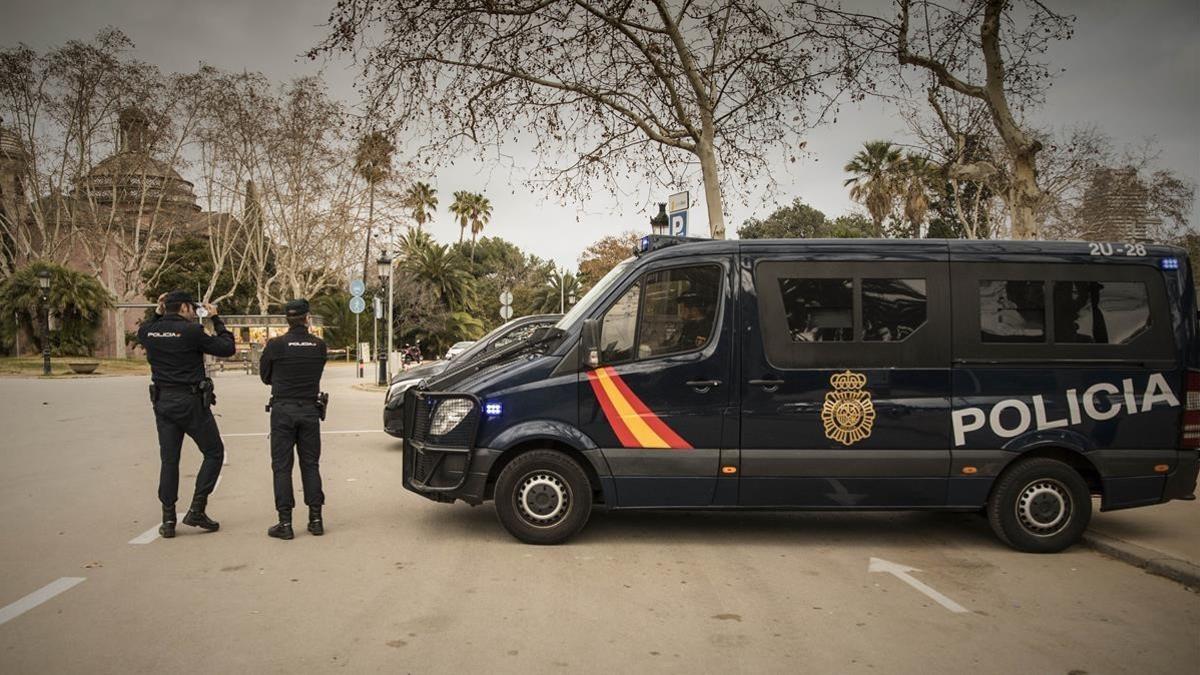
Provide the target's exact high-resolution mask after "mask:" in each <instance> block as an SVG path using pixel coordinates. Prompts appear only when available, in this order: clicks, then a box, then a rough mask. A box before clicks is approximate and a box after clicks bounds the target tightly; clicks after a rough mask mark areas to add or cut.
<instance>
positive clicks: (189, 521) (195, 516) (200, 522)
mask: <svg viewBox="0 0 1200 675" xmlns="http://www.w3.org/2000/svg"><path fill="white" fill-rule="evenodd" d="M207 506H208V498H207V497H195V498H194V499H192V505H191V507H190V508H188V512H187V513H186V514H184V516H183V524H184V525H191V526H192V527H198V528H200V529H202V530H208V531H209V532H216V531H217V530H219V529H221V524H220V523H218V522H217V521H215V520H213V519H212V518H209V517H208V516H207V515H205V513H204V509H205V508H206V507H207Z"/></svg>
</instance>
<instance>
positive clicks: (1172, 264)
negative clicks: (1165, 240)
mask: <svg viewBox="0 0 1200 675" xmlns="http://www.w3.org/2000/svg"><path fill="white" fill-rule="evenodd" d="M1158 264H1159V265H1160V266H1161V267H1162V268H1163V269H1164V270H1177V269H1179V258H1163V259H1162V260H1160V261H1158Z"/></svg>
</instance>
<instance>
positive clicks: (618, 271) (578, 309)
mask: <svg viewBox="0 0 1200 675" xmlns="http://www.w3.org/2000/svg"><path fill="white" fill-rule="evenodd" d="M633 261H634V258H632V257H630V258H626V259H624V260H622V261H621V262H619V263H617V265H616V267H613V268H612V269H611V270H609V271H608V274H605V275H604V276H603V277H601V279H600V281H598V282H596V285H595V286H592V288H591V290H589V291H588V292H587V293H586V294H584V296H583V297H582V298H580V299H579V302H577V303H575V306H574V307H572V308H571V311H569V312H567V313H566V314H564V315H563V317H562V318H561V319H559V320H558V323H556V324H554V327H555V328H559V329H561V330H563V331H569V330H571V327H572V326H574V325H575V324H576V323H578V322H579V320H580V318H581V317H584V316H587V315H588V314H589V313H590V312H591V311H592V307H593V306H594V305H595V304H596V303H597V302H598V301H599V300H600V298H601V297H603V296H604V294H605V293H606V292H607V291H608V289H609V287H611V286H612V285H613V284H614V283H616V282H617V280H618V279H620V278H621V277H623V276H624V275H625V270H627V269H628V268H629V266H630V265H632V264H633Z"/></svg>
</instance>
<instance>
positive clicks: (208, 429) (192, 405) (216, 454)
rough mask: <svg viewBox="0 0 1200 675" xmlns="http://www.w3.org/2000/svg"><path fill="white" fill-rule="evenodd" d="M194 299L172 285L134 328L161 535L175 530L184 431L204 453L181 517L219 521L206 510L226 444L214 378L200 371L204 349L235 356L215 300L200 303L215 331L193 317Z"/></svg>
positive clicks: (212, 526) (210, 525)
mask: <svg viewBox="0 0 1200 675" xmlns="http://www.w3.org/2000/svg"><path fill="white" fill-rule="evenodd" d="M199 306H200V305H197V304H196V302H195V301H194V300H193V299H192V296H191V295H189V294H188V293H187V292H186V291H172V292H170V293H165V294H163V295H161V296H159V298H158V309H157V310H156V311H155V316H154V318H152V319H150V320H149V321H146V322H144V323H143V324H142V325H141V327H140V328H139V329H138V342H139V343H141V345H142V346H143V347H144V348H145V349H146V358H147V359H148V360H149V361H150V379H151V381H152V384H151V385H150V400H151V402H152V403H153V406H154V422H155V424H156V425H157V427H158V452H159V457H160V458H161V460H162V468H161V470H160V472H159V478H158V500H159V501H160V502H162V513H163V517H162V526H161V527H159V528H158V533H159V534H160V535H162V536H163V538H165V539H170V538H171V537H174V536H175V500H176V499H177V498H178V497H179V452H180V449H181V448H182V447H183V436H184V434H187V435H188V436H190V437H191V438H192V440H193V441H195V442H196V445H197V446H198V447H199V448H200V452H201V453H202V454H203V455H204V462H203V463H202V464H201V465H200V472H199V473H198V474H196V492H195V494H194V496H193V497H192V505H191V508H189V509H188V512H187V515H185V516H184V517H183V523H184V525H192V526H194V527H199V528H201V529H204V530H208V531H209V532H214V531H216V530H217V529H218V528H220V524H219V523H217V522H216V521H214V520H212V519H211V518H209V517H208V515H206V514H205V512H204V511H205V508H206V507H207V505H208V496H209V495H210V494H212V491H213V488H215V487H216V485H217V477H218V476H220V475H221V464H222V463H223V462H224V461H225V445H224V444H223V443H222V442H221V432H220V431H219V430H218V429H217V420H216V419H215V418H213V414H212V410H210V407H211V406H212V404H213V403H215V401H216V399H215V398H214V397H213V394H212V391H213V390H212V380H210V379H208V378H207V377H206V376H205V373H204V355H205V354H212V355H213V356H233V354H234V352H235V351H236V348H235V347H234V344H233V333H230V332H229V330H228V329H226V328H225V324H224V323H223V322H222V321H221V319H220V317H218V316H217V308H216V307H215V306H214V305H209V304H205V305H203V307H204V309H205V310H206V311H207V315H208V316H209V317H210V318H211V319H212V325H213V330H214V331H215V333H216V334H215V335H209V334H208V333H206V332H204V327H203V326H201V325H200V323H198V322H197V320H196V318H197V313H196V308H197V307H199Z"/></svg>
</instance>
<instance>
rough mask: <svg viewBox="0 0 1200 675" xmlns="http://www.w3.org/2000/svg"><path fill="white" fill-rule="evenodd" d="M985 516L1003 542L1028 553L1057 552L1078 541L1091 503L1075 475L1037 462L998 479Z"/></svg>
mask: <svg viewBox="0 0 1200 675" xmlns="http://www.w3.org/2000/svg"><path fill="white" fill-rule="evenodd" d="M987 511H988V522H989V523H991V526H992V531H993V532H995V533H996V536H998V537H999V538H1000V540H1001V541H1003V542H1004V543H1006V544H1008V545H1009V546H1011V547H1013V548H1015V549H1017V550H1018V551H1025V552H1028V553H1057V552H1058V551H1061V550H1063V549H1065V548H1067V547H1069V546H1071V545H1072V544H1075V543H1076V542H1078V541H1079V539H1080V537H1082V536H1083V531H1084V530H1086V529H1087V526H1088V522H1089V521H1090V520H1091V518H1092V498H1091V493H1090V491H1089V490H1088V486H1087V481H1085V480H1084V479H1083V476H1080V475H1079V472H1078V471H1076V470H1075V469H1073V468H1071V466H1070V465H1068V464H1064V463H1063V462H1060V461H1058V460H1055V459H1049V458H1046V457H1038V458H1034V459H1027V460H1023V461H1020V462H1019V463H1017V464H1015V465H1014V466H1012V467H1010V468H1008V469H1006V470H1005V471H1004V473H1003V474H1001V476H1000V478H999V480H998V481H997V483H996V487H995V489H993V490H992V496H991V498H990V499H989V500H988V509H987Z"/></svg>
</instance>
